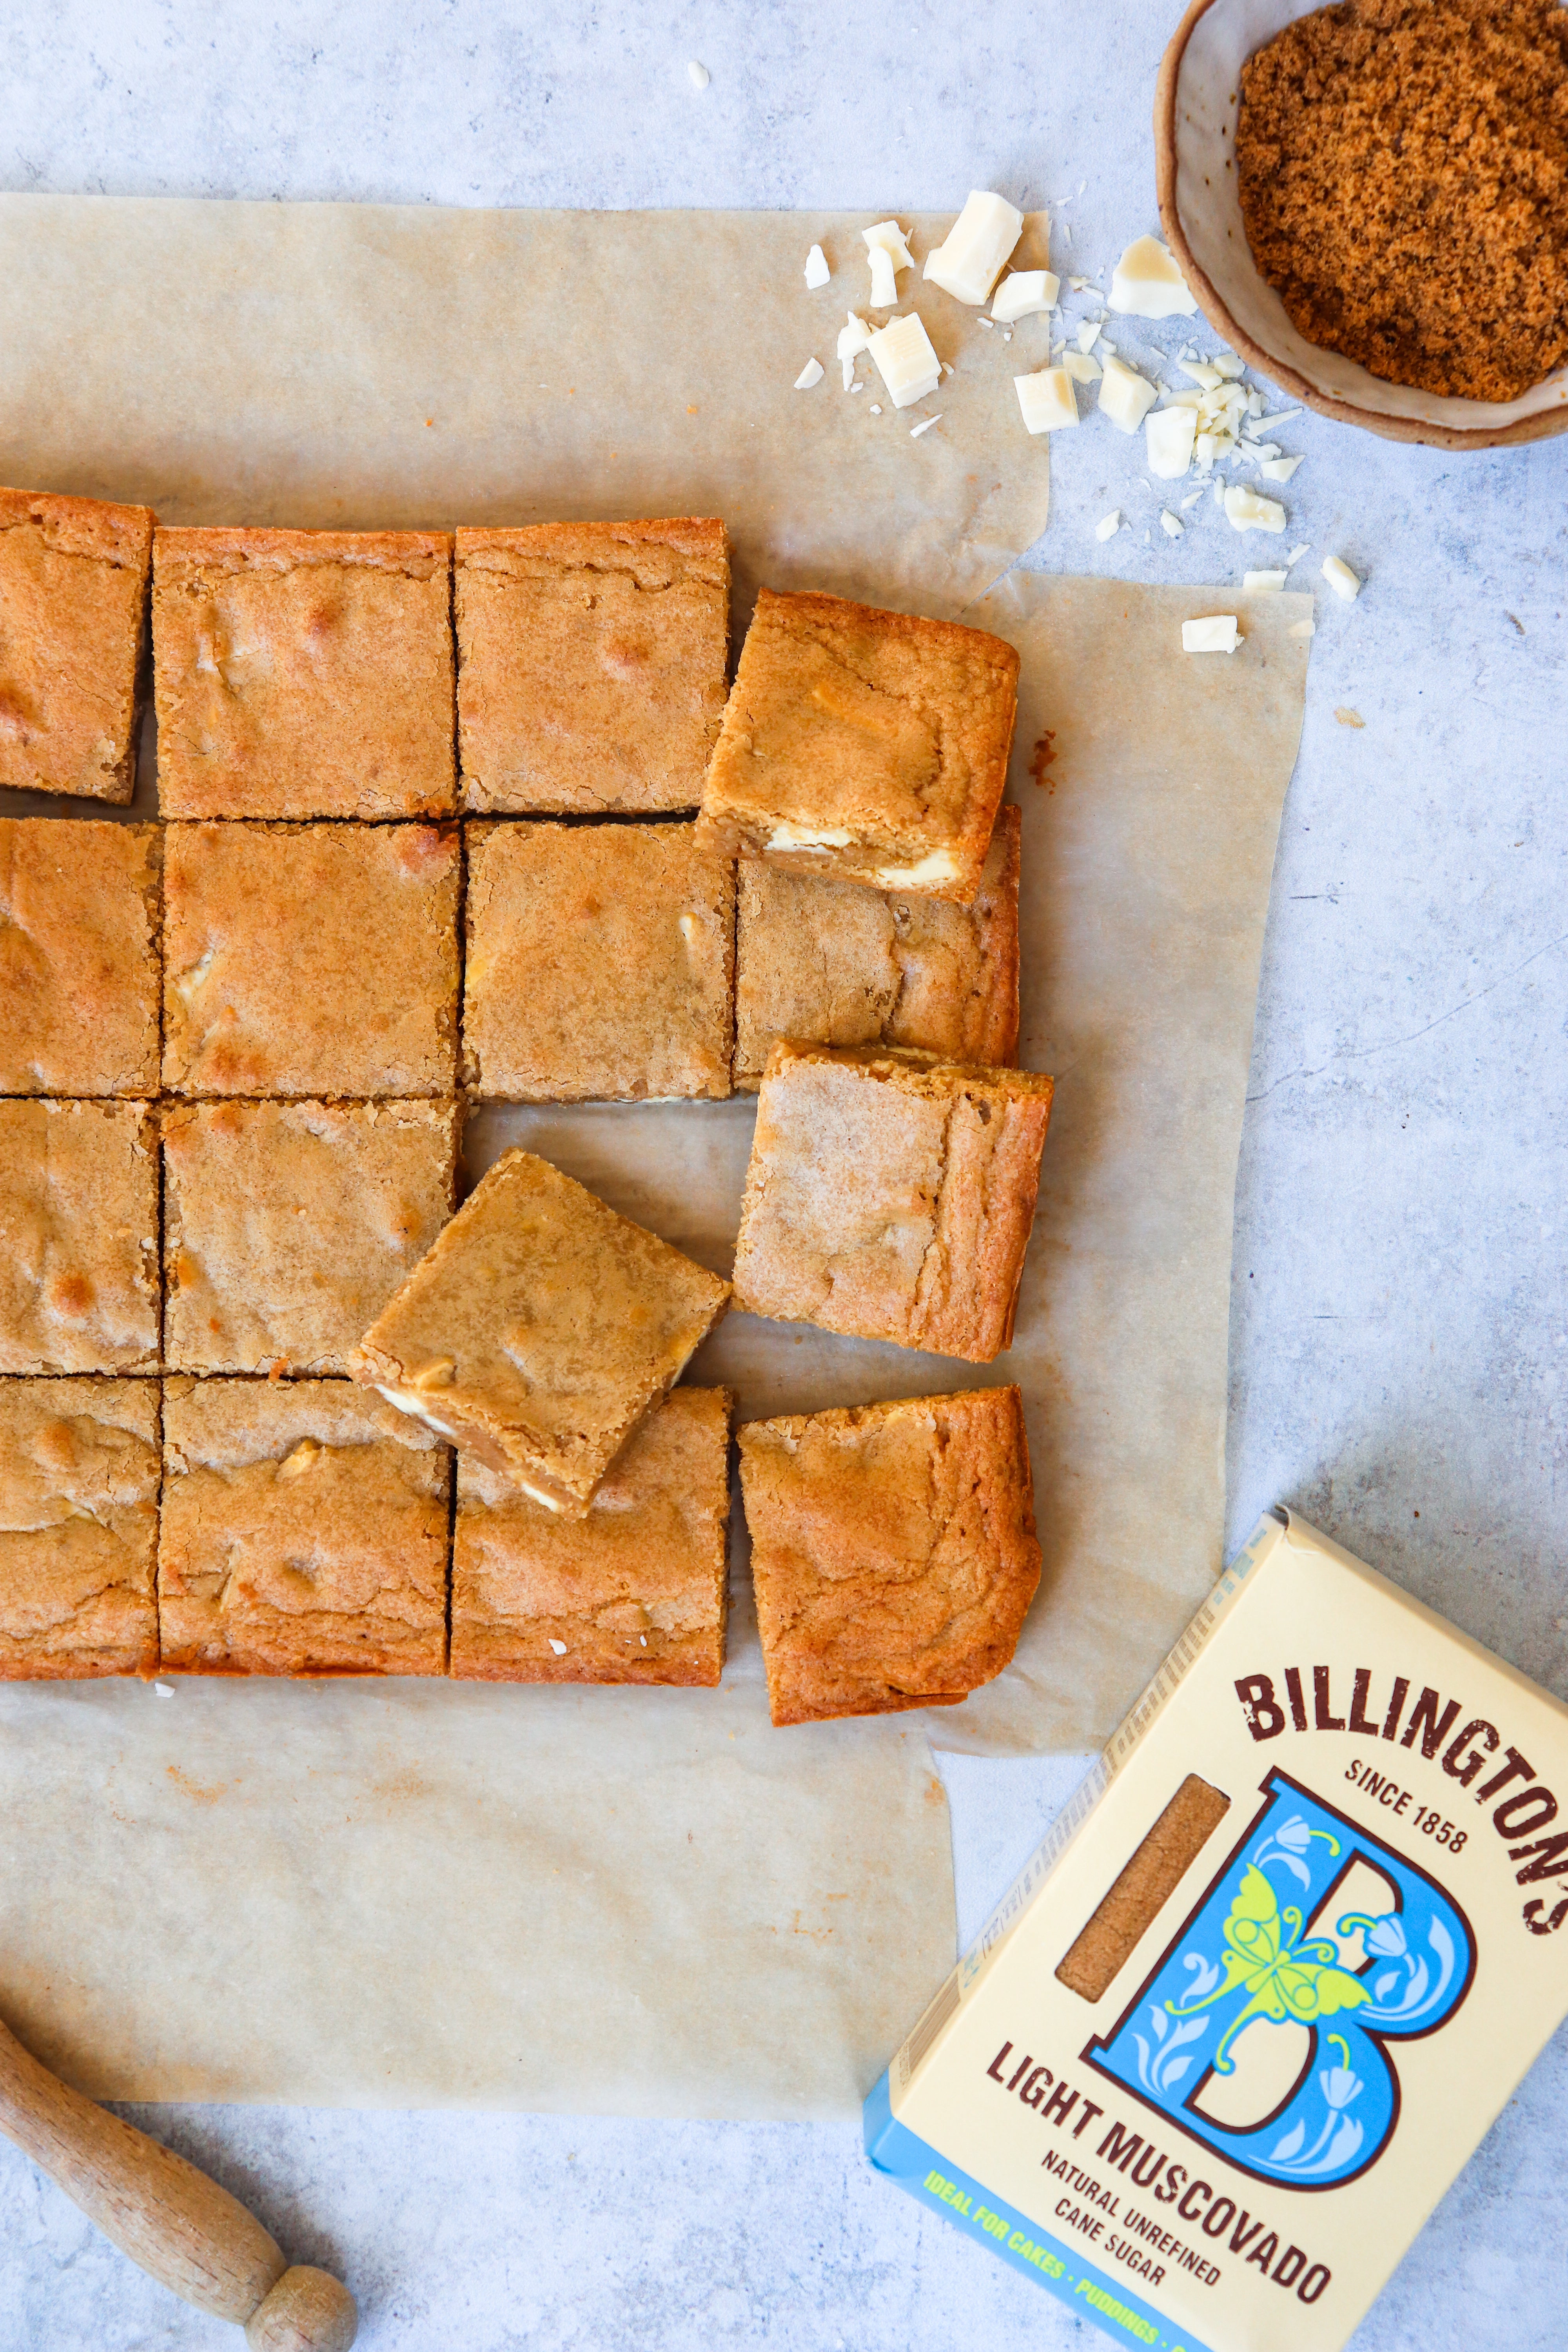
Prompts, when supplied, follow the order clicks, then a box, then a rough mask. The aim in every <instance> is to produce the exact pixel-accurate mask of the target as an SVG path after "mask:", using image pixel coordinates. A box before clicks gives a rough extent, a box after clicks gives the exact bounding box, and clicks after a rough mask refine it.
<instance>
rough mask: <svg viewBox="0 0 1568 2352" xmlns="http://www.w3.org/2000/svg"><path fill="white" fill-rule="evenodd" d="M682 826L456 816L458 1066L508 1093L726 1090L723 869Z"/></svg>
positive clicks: (530, 1098) (731, 912) (728, 1013)
mask: <svg viewBox="0 0 1568 2352" xmlns="http://www.w3.org/2000/svg"><path fill="white" fill-rule="evenodd" d="M696 836H697V828H696V826H695V825H691V824H592V825H588V824H516V823H506V822H502V823H500V824H475V825H470V826H469V827H468V957H467V961H466V963H465V967H464V993H463V1056H464V1077H465V1079H466V1081H467V1083H468V1086H469V1087H472V1088H473V1090H474V1091H475V1092H476V1093H478V1094H481V1095H489V1096H491V1097H501V1098H502V1099H504V1100H508V1101H511V1102H552V1101H553V1102H575V1101H581V1100H584V1099H588V1098H591V1097H611V1098H626V1097H634V1098H640V1097H649V1096H669V1095H688V1096H690V1095H705V1096H714V1095H727V1094H728V1093H729V1092H730V1055H731V1025H732V1019H733V981H734V963H735V869H734V867H733V866H731V865H730V864H729V863H728V862H727V861H722V860H720V859H718V858H714V857H710V856H708V855H707V854H706V853H705V852H704V851H702V850H700V848H699V847H698V845H697V837H696Z"/></svg>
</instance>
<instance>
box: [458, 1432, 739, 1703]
mask: <svg viewBox="0 0 1568 2352" xmlns="http://www.w3.org/2000/svg"><path fill="white" fill-rule="evenodd" d="M730 1410H731V1397H730V1392H729V1391H728V1390H727V1389H684V1388H682V1389H671V1391H670V1392H669V1394H668V1397H666V1399H665V1401H664V1402H663V1403H662V1404H659V1405H656V1406H655V1407H654V1409H653V1411H652V1412H650V1413H649V1414H648V1415H647V1418H646V1419H645V1420H643V1421H641V1422H639V1423H638V1424H637V1428H636V1429H635V1430H634V1431H633V1432H632V1433H631V1435H630V1437H629V1438H628V1439H627V1440H626V1444H625V1445H624V1446H623V1447H622V1449H621V1452H620V1454H619V1455H618V1456H617V1458H616V1461H615V1462H613V1463H612V1464H611V1465H610V1468H609V1470H608V1472H607V1473H606V1475H605V1481H604V1484H603V1485H602V1486H601V1487H600V1488H599V1491H598V1493H597V1494H596V1495H595V1497H594V1500H593V1502H592V1504H591V1505H590V1507H589V1509H588V1516H587V1517H586V1518H583V1519H564V1518H558V1517H552V1516H551V1514H550V1513H548V1512H546V1511H542V1510H541V1509H540V1508H539V1507H538V1505H537V1504H536V1503H531V1502H530V1501H529V1500H528V1498H527V1496H523V1495H520V1494H519V1492H518V1490H517V1488H516V1487H515V1486H512V1485H511V1484H510V1481H509V1480H507V1479H505V1478H500V1477H498V1476H497V1475H496V1474H495V1472H494V1471H493V1470H487V1469H486V1467H485V1465H484V1464H483V1463H482V1462H480V1461H479V1460H478V1459H477V1458H476V1457H475V1456H474V1455H473V1454H459V1455H458V1523H457V1529H456V1534H455V1538H454V1542H453V1549H452V1650H451V1671H452V1673H453V1674H454V1675H459V1676H464V1677H467V1678H469V1679H473V1680H478V1681H485V1682H516V1683H696V1684H705V1685H706V1684H713V1683H716V1682H718V1680H719V1678H720V1675H721V1673H722V1671H723V1665H724V1624H725V1619H726V1615H727V1613H728V1612H727V1603H728V1599H729V1588H728V1581H727V1578H726V1558H725V1553H726V1539H727V1537H728V1532H729V1519H730Z"/></svg>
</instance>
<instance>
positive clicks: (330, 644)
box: [153, 529, 457, 817]
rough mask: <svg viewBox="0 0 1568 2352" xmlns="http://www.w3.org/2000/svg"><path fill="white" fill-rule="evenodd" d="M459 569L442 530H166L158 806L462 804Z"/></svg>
mask: <svg viewBox="0 0 1568 2352" xmlns="http://www.w3.org/2000/svg"><path fill="white" fill-rule="evenodd" d="M451 572H452V542H451V540H450V538H449V537H447V534H446V533H445V532H442V531H434V530H363V531H355V530H249V529H240V530H161V531H159V532H158V534H157V537H156V540H155V541H154V544H153V656H154V680H153V687H154V693H155V696H156V700H157V707H158V802H159V806H160V807H161V808H162V810H163V814H164V815H165V816H173V817H322V816H335V817H397V816H447V815H450V814H451V813H452V811H453V809H454V807H455V805H456V797H457V775H456V757H455V752H454V746H453V734H454V719H453V710H454V705H453V665H452V633H451V614H450V604H451Z"/></svg>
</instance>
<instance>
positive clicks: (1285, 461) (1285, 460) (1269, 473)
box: [1258, 441, 1301, 482]
mask: <svg viewBox="0 0 1568 2352" xmlns="http://www.w3.org/2000/svg"><path fill="white" fill-rule="evenodd" d="M1263 446H1264V447H1265V448H1266V449H1270V448H1277V447H1278V446H1279V445H1278V444H1277V443H1275V442H1269V441H1266V442H1265V443H1264V445H1263ZM1300 462H1301V460H1300V457H1265V458H1264V459H1263V462H1262V464H1261V465H1260V466H1259V467H1258V472H1259V473H1260V474H1261V475H1262V476H1263V478H1264V479H1265V480H1266V481H1270V482H1288V481H1289V478H1290V477H1291V475H1292V474H1293V473H1294V472H1295V470H1296V468H1297V467H1298V466H1299V465H1300Z"/></svg>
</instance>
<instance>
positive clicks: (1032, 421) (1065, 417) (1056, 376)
mask: <svg viewBox="0 0 1568 2352" xmlns="http://www.w3.org/2000/svg"><path fill="white" fill-rule="evenodd" d="M1013 386H1014V389H1015V391H1016V393H1017V395H1018V406H1019V407H1020V409H1021V410H1022V411H1023V415H1024V425H1025V428H1026V431H1028V432H1030V433H1054V432H1056V430H1057V428H1058V426H1059V425H1076V424H1077V423H1078V402H1077V400H1076V399H1075V397H1074V395H1073V388H1072V378H1071V376H1070V375H1069V374H1068V372H1067V370H1066V368H1041V369H1040V371H1039V373H1038V374H1037V375H1016V376H1015V377H1014V378H1013Z"/></svg>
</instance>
